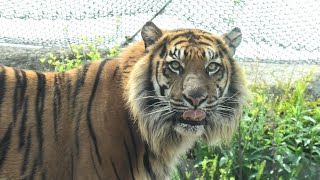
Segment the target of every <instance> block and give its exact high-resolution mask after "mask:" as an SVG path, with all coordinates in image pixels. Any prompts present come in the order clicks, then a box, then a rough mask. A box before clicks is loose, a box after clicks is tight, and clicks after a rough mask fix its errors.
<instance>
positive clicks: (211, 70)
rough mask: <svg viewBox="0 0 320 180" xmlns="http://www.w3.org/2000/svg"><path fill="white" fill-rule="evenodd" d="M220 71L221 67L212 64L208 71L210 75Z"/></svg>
mask: <svg viewBox="0 0 320 180" xmlns="http://www.w3.org/2000/svg"><path fill="white" fill-rule="evenodd" d="M219 69H220V65H219V64H218V63H215V62H212V63H210V64H209V65H208V66H207V71H208V73H209V74H213V73H215V72H217V71H218V70H219Z"/></svg>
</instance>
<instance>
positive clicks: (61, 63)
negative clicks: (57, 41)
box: [39, 37, 119, 72]
mask: <svg viewBox="0 0 320 180" xmlns="http://www.w3.org/2000/svg"><path fill="white" fill-rule="evenodd" d="M81 39H82V41H83V43H82V44H80V45H77V44H70V49H71V53H68V52H67V51H66V50H61V51H60V53H56V52H53V53H50V54H49V55H48V57H45V58H41V59H39V61H40V62H41V63H44V64H45V65H48V67H47V69H48V70H54V71H57V72H63V71H67V70H70V69H73V68H76V67H78V66H80V65H81V64H84V63H88V62H94V61H99V60H101V59H102V56H101V54H100V52H99V50H98V47H99V45H100V44H101V43H102V39H101V38H97V39H96V40H95V42H94V43H91V42H89V41H88V39H87V38H84V37H81ZM118 53H119V46H115V47H113V48H111V49H110V50H109V52H108V54H107V55H106V57H107V58H112V57H115V56H117V55H118Z"/></svg>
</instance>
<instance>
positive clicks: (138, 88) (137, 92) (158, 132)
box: [126, 56, 179, 152]
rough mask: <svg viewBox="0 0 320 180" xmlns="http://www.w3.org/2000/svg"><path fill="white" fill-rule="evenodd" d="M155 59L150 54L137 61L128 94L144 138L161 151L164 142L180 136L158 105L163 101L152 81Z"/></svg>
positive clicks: (157, 150) (129, 82)
mask: <svg viewBox="0 0 320 180" xmlns="http://www.w3.org/2000/svg"><path fill="white" fill-rule="evenodd" d="M153 60H154V59H153V56H150V57H148V58H146V59H144V60H141V61H139V62H137V64H136V65H135V67H134V68H133V70H132V73H131V75H130V77H129V81H128V84H130V86H128V89H127V92H126V94H127V95H126V96H127V97H128V99H127V102H128V106H129V108H130V110H131V112H132V115H133V117H134V120H135V121H136V122H137V123H138V126H139V130H140V131H141V135H142V137H143V139H144V140H145V141H146V142H147V143H148V144H149V145H150V148H151V149H152V150H154V151H155V152H160V151H161V145H163V143H167V142H170V138H171V140H172V141H177V142H178V141H179V137H178V136H177V135H176V134H175V133H172V132H173V131H172V123H170V122H168V121H166V119H163V118H162V117H161V115H162V114H163V112H162V111H161V108H160V107H159V106H158V105H159V103H162V102H160V101H161V100H159V98H157V97H158V96H157V93H156V92H155V91H156V89H155V87H154V86H155V85H154V83H152V82H154V81H153V79H154V78H155V76H154V73H153V71H152V65H153V64H152V62H153ZM146 74H147V75H146ZM160 99H161V98H160ZM157 107H158V108H157ZM166 138H169V139H166ZM166 141H167V142H166Z"/></svg>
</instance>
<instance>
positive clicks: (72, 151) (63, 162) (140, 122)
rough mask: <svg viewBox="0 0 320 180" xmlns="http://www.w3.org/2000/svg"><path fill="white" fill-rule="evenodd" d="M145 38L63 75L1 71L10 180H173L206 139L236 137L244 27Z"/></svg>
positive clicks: (151, 33)
mask: <svg viewBox="0 0 320 180" xmlns="http://www.w3.org/2000/svg"><path fill="white" fill-rule="evenodd" d="M141 36H142V39H143V41H140V42H136V43H134V44H132V45H130V46H128V47H126V48H124V50H123V51H122V53H121V54H120V55H119V56H118V57H117V58H115V59H112V60H104V61H100V62H94V63H89V64H84V65H82V66H81V67H79V68H77V69H73V70H70V71H66V72H62V73H55V72H45V73H42V72H37V71H30V70H18V69H15V68H9V67H4V66H0V124H1V128H0V179H1V178H3V179H53V180H64V179H65V180H69V179H77V180H78V179H83V180H93V179H121V180H127V179H136V180H140V179H143V180H144V179H152V180H156V179H157V180H163V179H169V178H170V172H171V171H172V169H174V166H175V165H176V164H177V163H178V161H179V158H180V157H181V156H183V155H184V154H186V152H187V151H188V150H190V148H192V146H193V145H194V144H195V142H196V141H197V140H200V139H201V140H203V141H205V142H207V143H208V144H210V145H215V146H219V145H221V144H224V143H227V142H228V141H229V140H230V138H231V137H232V135H233V134H234V132H235V130H236V128H237V126H238V124H239V119H240V115H241V113H242V105H243V103H244V100H245V94H246V88H245V83H244V78H243V75H242V71H241V69H240V68H239V67H238V65H237V63H236V62H235V60H234V59H233V55H234V53H235V48H236V47H237V46H238V45H239V44H240V41H241V38H242V35H241V31H240V29H239V28H234V29H233V30H232V31H231V32H229V33H226V34H224V35H222V36H218V35H213V34H211V33H208V32H205V31H203V30H199V29H177V30H161V29H159V28H158V27H157V26H156V25H155V24H153V23H152V22H147V23H146V24H145V25H144V26H143V28H142V30H141Z"/></svg>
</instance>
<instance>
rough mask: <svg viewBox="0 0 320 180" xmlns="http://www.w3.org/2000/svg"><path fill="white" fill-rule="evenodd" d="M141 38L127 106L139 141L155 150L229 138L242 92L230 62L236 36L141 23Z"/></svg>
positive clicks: (238, 74) (238, 73) (237, 40)
mask: <svg viewBox="0 0 320 180" xmlns="http://www.w3.org/2000/svg"><path fill="white" fill-rule="evenodd" d="M142 38H143V40H144V44H145V48H146V52H147V54H146V56H145V57H144V58H143V59H142V60H141V61H139V62H137V64H136V65H135V67H134V71H133V72H132V73H133V74H132V76H131V78H130V80H131V81H130V83H129V84H130V87H129V105H130V106H131V110H132V112H133V114H134V116H136V117H137V118H136V119H138V123H139V127H140V130H141V132H142V135H143V137H144V138H145V139H146V140H147V141H148V142H159V143H157V144H161V143H168V142H171V143H173V144H178V143H179V142H180V141H182V139H188V138H191V139H196V138H198V137H199V136H201V137H203V138H204V139H206V140H207V141H208V142H209V143H210V144H217V143H216V142H219V141H221V140H223V139H228V138H229V137H231V136H232V134H233V131H234V129H235V128H236V127H237V125H238V122H239V115H240V112H241V101H242V97H243V92H244V89H245V88H244V87H243V85H244V83H243V79H242V76H241V71H240V69H238V66H237V64H236V63H235V62H234V59H233V58H232V56H233V54H234V52H235V48H236V47H237V46H238V45H239V44H240V41H241V32H240V30H239V29H238V28H235V29H234V30H232V31H231V32H230V33H228V34H225V35H223V36H222V37H220V36H215V35H212V34H210V33H208V32H205V31H202V30H197V29H181V30H175V31H161V30H160V29H159V28H157V27H156V26H155V25H154V24H153V23H147V24H146V25H145V26H144V27H143V29H142ZM160 137H161V138H160Z"/></svg>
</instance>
